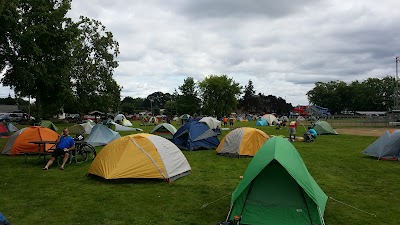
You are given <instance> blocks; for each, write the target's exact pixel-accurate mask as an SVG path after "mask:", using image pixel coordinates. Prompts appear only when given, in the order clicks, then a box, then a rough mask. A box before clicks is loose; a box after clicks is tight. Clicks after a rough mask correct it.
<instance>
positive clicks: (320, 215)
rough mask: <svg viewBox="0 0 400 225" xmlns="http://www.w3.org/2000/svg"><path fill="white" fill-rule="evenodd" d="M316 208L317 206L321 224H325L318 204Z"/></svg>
mask: <svg viewBox="0 0 400 225" xmlns="http://www.w3.org/2000/svg"><path fill="white" fill-rule="evenodd" d="M317 208H318V214H319V217H320V218H321V222H322V225H325V220H324V217H323V216H322V213H321V209H320V208H319V206H317Z"/></svg>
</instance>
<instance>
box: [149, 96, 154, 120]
mask: <svg viewBox="0 0 400 225" xmlns="http://www.w3.org/2000/svg"><path fill="white" fill-rule="evenodd" d="M149 100H150V107H151V116H154V114H153V102H154V97H150V98H149Z"/></svg>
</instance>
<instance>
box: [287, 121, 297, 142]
mask: <svg viewBox="0 0 400 225" xmlns="http://www.w3.org/2000/svg"><path fill="white" fill-rule="evenodd" d="M296 129H297V122H296V120H293V121H291V122H290V123H289V140H290V141H295V140H296ZM292 137H293V138H292Z"/></svg>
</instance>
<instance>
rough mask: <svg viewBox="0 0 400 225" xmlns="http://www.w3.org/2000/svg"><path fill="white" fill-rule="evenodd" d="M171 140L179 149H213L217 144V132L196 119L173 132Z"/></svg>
mask: <svg viewBox="0 0 400 225" xmlns="http://www.w3.org/2000/svg"><path fill="white" fill-rule="evenodd" d="M172 142H173V143H174V144H175V145H176V146H178V147H179V148H180V149H185V150H190V151H192V150H195V149H215V148H217V147H218V145H219V140H218V137H217V134H216V133H215V132H214V131H213V130H211V129H210V128H209V127H208V126H207V125H206V124H204V123H200V122H198V121H193V122H189V123H186V124H185V125H183V126H182V127H181V128H179V129H178V130H177V131H176V133H175V134H174V137H173V140H172Z"/></svg>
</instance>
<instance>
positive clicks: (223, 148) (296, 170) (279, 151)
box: [0, 115, 399, 225]
mask: <svg viewBox="0 0 400 225" xmlns="http://www.w3.org/2000/svg"><path fill="white" fill-rule="evenodd" d="M267 118H268V122H267V124H266V125H274V124H275V120H276V121H277V119H276V118H273V117H271V116H270V115H268V117H267ZM297 119H298V120H301V118H297ZM260 120H261V119H259V120H257V121H256V125H257V126H258V124H259V121H260ZM128 122H129V121H125V120H121V123H122V124H123V125H120V124H118V123H115V122H112V125H114V128H115V130H116V131H113V130H111V129H110V128H109V127H107V126H106V125H103V124H92V123H91V122H86V123H83V124H76V125H73V126H71V127H69V130H70V133H72V134H88V135H89V137H88V138H87V139H86V140H85V141H86V142H87V143H89V144H91V145H93V146H104V147H103V148H102V150H101V151H100V152H99V154H98V155H97V156H96V158H95V159H94V160H93V162H92V164H91V166H90V167H89V170H88V174H92V175H96V176H98V177H103V178H105V179H121V178H155V179H163V180H165V181H168V182H173V181H174V180H176V179H178V178H181V177H184V176H186V175H188V174H190V173H191V166H190V164H189V162H188V160H187V159H186V158H185V155H184V154H183V153H182V151H181V150H190V151H192V150H198V149H216V152H217V154H219V155H222V156H233V157H239V158H240V157H249V156H250V157H254V158H253V159H252V160H251V162H250V164H249V165H248V167H247V170H246V171H245V173H244V175H243V179H242V180H241V182H240V183H239V184H238V186H237V187H236V189H235V190H234V192H233V193H232V197H231V203H230V209H229V212H228V216H227V221H225V222H221V224H321V225H322V224H324V223H325V222H324V218H323V216H324V211H325V206H326V203H327V199H328V197H327V195H326V194H325V193H324V192H323V191H322V189H321V188H320V187H319V186H318V184H317V183H316V182H315V180H314V179H313V177H312V176H311V174H310V173H309V172H308V170H307V168H306V166H305V164H304V162H303V160H302V158H301V156H300V154H299V153H298V151H297V150H296V148H295V147H294V146H293V145H292V143H290V142H289V141H288V139H287V138H284V137H279V136H273V135H268V134H266V133H265V132H263V131H261V130H259V129H256V128H251V127H238V128H236V129H233V130H232V131H230V132H229V133H227V134H226V135H225V137H224V138H223V139H222V140H221V141H220V140H219V139H218V134H220V133H221V121H219V120H216V119H215V118H212V117H203V118H198V119H190V118H188V119H187V120H186V121H183V122H182V124H183V125H182V126H181V127H180V128H179V129H176V128H175V127H174V126H173V125H171V124H169V123H160V124H158V125H157V126H155V127H154V129H153V130H152V131H151V132H150V133H137V134H130V135H126V136H123V137H121V135H120V134H119V133H118V132H117V131H118V130H124V131H138V130H140V129H139V128H132V127H129V123H128ZM41 125H42V126H32V127H26V128H23V129H21V130H18V129H17V128H16V127H15V126H13V125H12V124H11V123H10V124H8V125H7V126H6V127H4V126H0V129H2V128H4V129H6V130H7V132H8V131H13V132H15V133H14V134H13V135H11V137H10V138H9V140H8V141H7V143H6V145H5V146H4V148H3V151H2V153H3V154H7V155H20V154H24V153H27V152H30V153H35V152H37V151H38V149H37V146H36V145H33V144H31V143H30V141H32V140H55V139H57V137H58V134H57V133H56V131H55V130H57V127H56V126H55V125H54V124H52V123H51V122H44V123H42V124H41ZM124 125H128V126H124ZM130 126H132V124H130ZM314 127H315V129H316V130H317V132H318V134H337V132H336V131H335V130H334V129H333V128H332V127H331V126H330V125H329V123H327V122H325V121H318V122H316V123H315V126H314ZM0 131H1V130H0ZM394 135H399V133H398V132H386V133H385V135H384V136H382V137H381V138H380V139H378V140H377V141H376V142H375V143H373V144H372V145H371V146H369V147H368V148H367V149H366V150H365V151H364V153H365V154H368V155H372V156H375V157H382V158H394V157H398V152H395V151H394V150H393V148H390V146H393V145H395V144H398V143H397V142H395V140H398V138H397V139H394V138H392V139H391V136H394ZM385 143H388V146H389V147H388V148H386V150H383V149H384V148H381V147H380V146H382V145H385ZM377 149H379V151H377ZM45 150H48V149H45ZM396 154H397V155H396ZM266 193H268V194H266Z"/></svg>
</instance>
